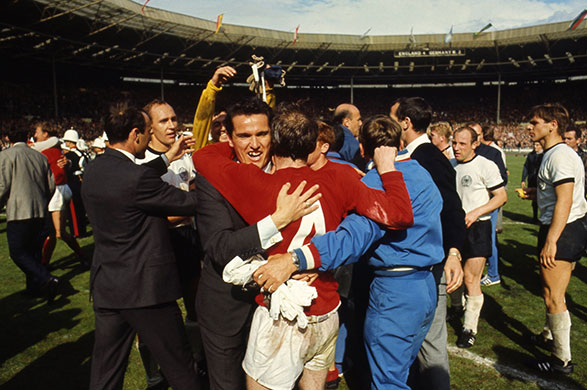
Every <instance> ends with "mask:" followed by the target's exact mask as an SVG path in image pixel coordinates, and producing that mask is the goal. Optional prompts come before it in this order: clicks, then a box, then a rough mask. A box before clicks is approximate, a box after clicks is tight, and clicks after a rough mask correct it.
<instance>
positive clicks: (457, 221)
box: [390, 97, 465, 389]
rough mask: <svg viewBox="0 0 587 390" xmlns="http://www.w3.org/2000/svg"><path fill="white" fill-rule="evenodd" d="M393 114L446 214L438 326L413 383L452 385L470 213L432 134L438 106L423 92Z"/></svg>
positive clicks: (422, 350) (420, 358) (399, 104)
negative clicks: (457, 296)
mask: <svg viewBox="0 0 587 390" xmlns="http://www.w3.org/2000/svg"><path fill="white" fill-rule="evenodd" d="M390 116H391V117H392V118H393V119H395V120H397V121H398V122H399V123H400V126H401V127H402V136H401V137H402V141H403V142H404V145H405V148H406V149H407V151H408V155H410V156H411V158H412V159H414V160H416V161H418V162H419V163H420V165H422V167H424V169H426V170H427V171H428V173H430V176H432V180H433V181H434V184H436V187H438V189H439V191H440V195H441V196H442V212H441V213H440V219H441V221H442V242H443V246H444V256H445V258H444V261H443V262H442V263H440V264H437V265H436V266H434V269H433V273H434V276H435V279H436V283H437V285H438V304H437V305H436V314H435V316H434V320H433V322H432V326H431V327H430V330H429V331H428V334H427V335H426V338H425V339H424V342H423V343H422V347H421V348H420V352H419V353H418V360H417V362H418V367H417V368H418V370H419V375H415V376H414V380H415V383H414V384H413V385H414V387H416V388H424V389H449V388H450V374H449V365H448V350H447V347H446V340H447V330H446V293H447V292H452V291H455V290H456V289H457V288H458V287H459V286H460V285H461V283H462V281H463V269H462V267H461V250H462V247H463V239H464V236H465V222H464V221H465V213H464V212H463V207H462V204H461V200H460V198H459V195H458V194H457V191H456V187H455V185H456V181H455V180H456V179H455V170H454V169H453V167H452V166H451V164H450V162H449V161H448V160H447V159H446V157H445V156H444V154H442V152H441V151H440V150H438V148H437V147H436V146H434V145H432V143H431V142H430V139H429V138H428V135H427V134H426V129H427V128H428V125H429V124H430V121H431V119H432V107H431V106H430V105H429V104H428V103H427V102H426V101H425V100H424V99H422V98H421V97H410V98H400V99H398V100H397V101H396V102H394V103H393V104H392V106H391V110H390ZM409 382H410V383H411V382H412V377H410V381H409Z"/></svg>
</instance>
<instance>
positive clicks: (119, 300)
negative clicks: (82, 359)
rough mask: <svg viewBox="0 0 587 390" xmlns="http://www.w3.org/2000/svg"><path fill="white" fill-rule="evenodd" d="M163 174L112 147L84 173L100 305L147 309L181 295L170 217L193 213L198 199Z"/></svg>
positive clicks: (94, 291) (94, 288) (95, 294)
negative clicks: (169, 222) (172, 183)
mask: <svg viewBox="0 0 587 390" xmlns="http://www.w3.org/2000/svg"><path fill="white" fill-rule="evenodd" d="M163 166H164V164H163ZM160 167H162V166H160ZM165 169H166V168H165ZM161 174H162V172H161V169H159V170H157V169H153V168H151V167H147V166H143V165H136V164H135V163H133V162H132V161H131V160H130V159H129V158H128V157H126V156H125V155H123V154H122V153H120V152H119V151H117V150H115V149H110V148H109V149H106V152H105V153H104V155H103V156H101V157H100V158H97V159H95V160H94V161H92V162H91V163H90V164H89V165H88V167H87V169H86V173H85V175H84V185H83V187H82V197H83V200H84V204H85V205H86V209H87V213H88V217H89V219H90V223H91V224H92V228H93V232H94V242H95V250H94V260H93V263H92V269H91V275H90V293H91V294H93V297H94V305H95V306H96V307H100V308H112V309H125V308H134V307H146V306H152V305H156V304H160V303H165V302H170V301H174V300H176V299H178V298H179V297H180V296H181V293H180V283H179V277H178V274H177V267H176V264H175V258H174V255H173V250H172V247H171V243H170V241H169V226H168V223H167V218H166V217H167V216H168V215H194V214H195V211H196V204H197V197H196V194H195V193H194V192H185V191H182V190H179V189H177V188H175V187H172V186H170V185H169V184H167V183H165V182H163V181H162V180H161V178H160V176H161Z"/></svg>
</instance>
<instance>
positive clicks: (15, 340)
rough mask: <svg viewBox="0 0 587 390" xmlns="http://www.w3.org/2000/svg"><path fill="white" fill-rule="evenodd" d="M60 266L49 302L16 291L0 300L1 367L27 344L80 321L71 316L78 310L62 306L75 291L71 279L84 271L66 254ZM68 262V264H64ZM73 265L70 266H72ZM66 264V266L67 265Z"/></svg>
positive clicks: (71, 327)
mask: <svg viewBox="0 0 587 390" xmlns="http://www.w3.org/2000/svg"><path fill="white" fill-rule="evenodd" d="M60 262H63V264H61V265H60V266H59V267H60V268H63V269H66V270H67V272H65V273H64V274H62V275H61V276H60V277H59V278H60V279H61V286H60V289H59V293H58V295H57V297H56V299H55V300H54V301H53V302H52V303H50V304H48V303H46V301H45V299H44V298H34V297H30V296H27V295H25V294H24V290H22V291H17V292H15V293H13V294H11V295H8V296H6V297H4V298H2V299H0V318H2V321H0V334H1V339H2V342H1V344H2V348H0V366H1V365H2V364H3V363H4V362H5V361H7V360H8V359H10V358H12V357H13V356H16V355H18V354H19V353H21V352H23V351H25V350H27V349H28V348H29V347H32V346H34V345H35V344H37V343H39V342H42V341H43V340H44V339H45V338H46V336H47V335H49V334H51V333H53V332H56V331H59V330H61V329H73V328H74V327H76V326H77V325H78V324H79V322H80V320H77V319H74V318H75V317H76V316H78V315H79V314H80V313H81V311H82V310H81V309H78V308H75V309H64V308H65V307H67V306H68V305H69V304H70V303H71V300H70V299H69V297H71V296H72V295H74V294H76V293H78V290H76V289H75V288H73V286H72V285H71V283H70V279H72V278H73V277H75V276H76V275H78V274H80V273H83V272H86V271H87V270H86V269H85V268H84V267H82V266H81V265H79V264H77V263H76V261H75V260H74V257H73V256H69V257H68V258H65V259H64V260H61V261H60ZM66 264H67V267H65V266H64V265H66ZM72 264H73V265H72ZM68 267H69V268H68Z"/></svg>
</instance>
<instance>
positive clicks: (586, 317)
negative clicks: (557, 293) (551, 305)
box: [565, 292, 587, 322]
mask: <svg viewBox="0 0 587 390" xmlns="http://www.w3.org/2000/svg"><path fill="white" fill-rule="evenodd" d="M565 300H566V302H567V309H568V310H569V312H571V313H572V314H573V315H574V316H576V317H577V318H579V319H580V320H581V321H583V322H587V307H585V306H583V305H580V304H578V303H577V302H575V300H574V299H573V297H572V296H571V295H570V294H569V293H568V292H567V294H566V295H565Z"/></svg>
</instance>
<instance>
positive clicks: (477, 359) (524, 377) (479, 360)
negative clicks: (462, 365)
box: [447, 345, 573, 390]
mask: <svg viewBox="0 0 587 390" xmlns="http://www.w3.org/2000/svg"><path fill="white" fill-rule="evenodd" d="M447 349H448V352H449V353H450V354H451V355H456V356H459V357H462V358H464V359H468V360H471V361H473V362H474V363H476V364H479V365H481V366H485V367H490V368H493V369H494V370H496V371H498V372H499V373H500V374H505V375H507V376H509V377H512V378H514V379H518V380H521V381H524V382H529V383H536V384H537V385H538V386H540V388H544V389H556V390H573V388H572V387H568V386H565V385H563V384H560V383H557V382H554V381H548V380H546V379H543V378H540V377H538V376H536V375H532V374H528V373H525V372H523V371H520V370H518V369H515V368H513V367H510V366H506V365H504V364H502V363H498V362H496V361H495V360H493V359H489V358H485V357H483V356H479V355H477V354H475V353H473V352H471V351H467V350H466V349H462V348H457V347H455V346H454V345H449V346H448V348H447Z"/></svg>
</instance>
